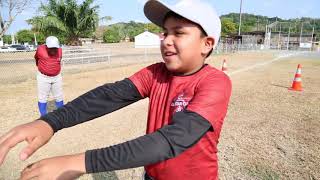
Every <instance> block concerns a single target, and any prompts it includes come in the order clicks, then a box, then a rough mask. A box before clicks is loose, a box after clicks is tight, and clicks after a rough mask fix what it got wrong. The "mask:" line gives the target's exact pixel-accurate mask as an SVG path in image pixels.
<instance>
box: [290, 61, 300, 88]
mask: <svg viewBox="0 0 320 180" xmlns="http://www.w3.org/2000/svg"><path fill="white" fill-rule="evenodd" d="M289 90H293V91H302V85H301V65H300V64H298V67H297V72H296V74H295V76H294V80H293V83H292V87H291V88H289Z"/></svg>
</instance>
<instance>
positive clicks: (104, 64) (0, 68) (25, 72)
mask: <svg viewBox="0 0 320 180" xmlns="http://www.w3.org/2000/svg"><path fill="white" fill-rule="evenodd" d="M262 50H264V46H263V44H255V43H245V44H237V43H219V44H218V46H217V48H216V49H215V51H214V53H213V55H214V54H223V53H236V52H238V51H262ZM295 50H296V49H295ZM34 54H35V51H6V52H1V53H0V83H19V82H24V81H26V80H28V79H32V80H35V76H36V71H37V67H36V65H35V60H34ZM159 61H161V54H160V50H159V48H152V49H149V48H134V44H133V43H119V44H92V45H86V46H80V47H63V58H62V73H63V74H68V73H75V72H81V71H88V70H94V69H95V68H96V69H101V68H113V67H121V66H128V65H132V64H141V63H151V62H159Z"/></svg>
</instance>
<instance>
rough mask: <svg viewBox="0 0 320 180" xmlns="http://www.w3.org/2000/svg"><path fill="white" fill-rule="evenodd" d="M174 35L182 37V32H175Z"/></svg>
mask: <svg viewBox="0 0 320 180" xmlns="http://www.w3.org/2000/svg"><path fill="white" fill-rule="evenodd" d="M175 34H176V35H178V36H180V35H183V34H184V32H182V31H176V32H175Z"/></svg>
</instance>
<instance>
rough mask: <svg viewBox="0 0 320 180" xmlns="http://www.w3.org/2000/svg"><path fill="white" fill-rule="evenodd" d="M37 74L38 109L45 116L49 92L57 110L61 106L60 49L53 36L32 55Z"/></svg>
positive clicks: (56, 39)
mask: <svg viewBox="0 0 320 180" xmlns="http://www.w3.org/2000/svg"><path fill="white" fill-rule="evenodd" d="M34 58H35V60H36V65H37V67H38V73H37V85H38V86H37V87H38V88H37V89H38V107H39V112H40V115H41V116H43V115H45V114H47V101H48V96H49V93H50V91H51V92H52V95H53V97H54V99H55V104H56V107H57V108H60V107H62V106H63V91H62V76H61V73H60V72H61V58H62V49H61V48H60V44H59V40H58V38H57V37H55V36H49V37H47V38H46V44H43V45H40V46H38V48H37V51H36V54H35V55H34Z"/></svg>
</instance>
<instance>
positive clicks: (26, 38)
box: [16, 29, 34, 43]
mask: <svg viewBox="0 0 320 180" xmlns="http://www.w3.org/2000/svg"><path fill="white" fill-rule="evenodd" d="M16 37H17V40H18V41H19V42H21V43H33V42H34V35H33V32H32V31H31V30H27V29H24V30H20V31H19V32H17V35H16Z"/></svg>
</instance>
